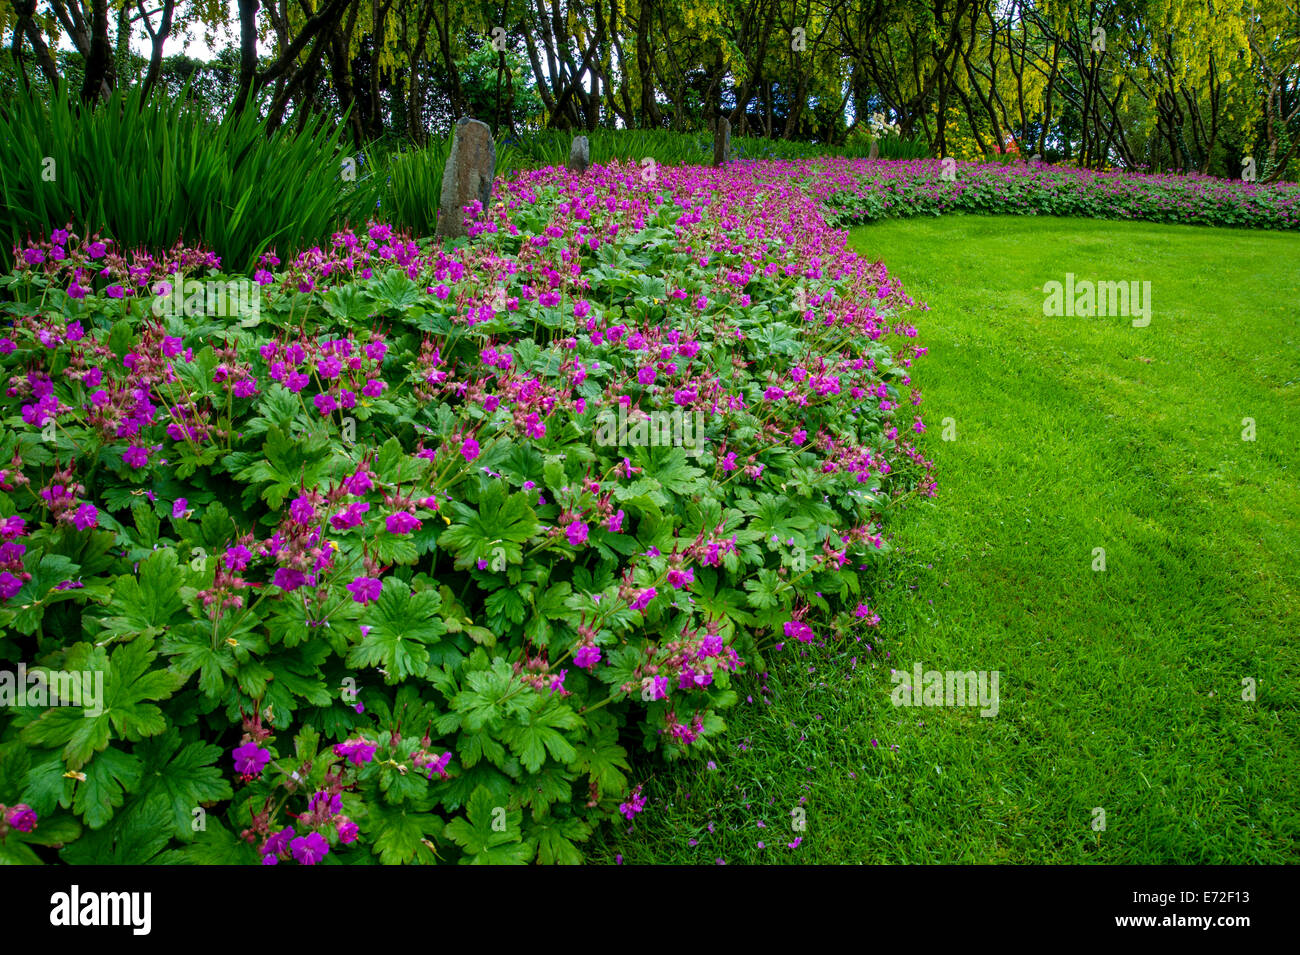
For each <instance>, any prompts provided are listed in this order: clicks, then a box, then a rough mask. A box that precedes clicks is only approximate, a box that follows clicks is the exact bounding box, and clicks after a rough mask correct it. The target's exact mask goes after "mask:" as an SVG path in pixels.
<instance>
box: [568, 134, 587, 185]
mask: <svg viewBox="0 0 1300 955" xmlns="http://www.w3.org/2000/svg"><path fill="white" fill-rule="evenodd" d="M590 165H591V144H590V143H589V142H587V137H586V136H574V137H573V148H572V149H570V150H569V161H568V163H567V164H566V166H567V167H568V170H569V171H570V172H576V173H577V174H578V175H579V176H581V175H582V174H583V173H584V172H586V171H587V167H588V166H590Z"/></svg>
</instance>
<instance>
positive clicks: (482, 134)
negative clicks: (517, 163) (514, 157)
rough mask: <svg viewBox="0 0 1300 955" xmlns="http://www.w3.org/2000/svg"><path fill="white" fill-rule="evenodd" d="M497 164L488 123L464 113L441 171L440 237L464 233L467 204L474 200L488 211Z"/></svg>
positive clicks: (438, 232) (457, 123)
mask: <svg viewBox="0 0 1300 955" xmlns="http://www.w3.org/2000/svg"><path fill="white" fill-rule="evenodd" d="M496 165H497V147H496V143H494V142H493V141H492V130H491V129H490V128H489V127H488V125H487V123H481V122H479V121H478V120H477V119H470V118H469V117H468V116H462V117H461V118H460V119H458V120H457V121H456V135H455V138H453V139H452V143H451V155H449V156H448V157H447V168H446V169H445V170H443V173H442V197H441V201H440V202H439V204H438V229H437V235H438V237H439V238H443V237H454V236H459V235H464V234H465V225H464V218H465V212H464V209H465V206H467V205H469V204H470V203H471V202H473V201H474V200H475V199H477V200H478V201H479V202H481V203H482V204H483V209H484V211H486V210H487V207H488V202H489V201H491V199H492V176H493V173H494V172H495V170H496Z"/></svg>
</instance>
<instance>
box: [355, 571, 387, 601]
mask: <svg viewBox="0 0 1300 955" xmlns="http://www.w3.org/2000/svg"><path fill="white" fill-rule="evenodd" d="M383 589H384V585H383V583H382V582H381V581H380V580H379V579H378V578H376V577H358V578H357V579H356V580H354V581H352V582H351V583H349V584H348V592H349V593H351V594H352V599H353V600H354V601H356V602H357V603H359V604H363V605H364V604H368V603H370V602H371V601H374V600H378V599H379V595H380V593H381V592H382V591H383Z"/></svg>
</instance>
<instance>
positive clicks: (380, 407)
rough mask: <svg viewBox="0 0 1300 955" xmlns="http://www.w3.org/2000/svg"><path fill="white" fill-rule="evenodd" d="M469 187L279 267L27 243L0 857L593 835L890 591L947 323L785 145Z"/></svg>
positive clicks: (550, 841)
mask: <svg viewBox="0 0 1300 955" xmlns="http://www.w3.org/2000/svg"><path fill="white" fill-rule="evenodd" d="M470 216H471V223H470V232H471V236H470V239H469V240H468V241H466V240H461V241H459V242H458V243H456V244H455V245H454V246H452V247H448V248H442V247H440V246H438V245H437V244H434V243H430V242H429V241H427V240H425V241H421V242H417V241H414V240H412V239H411V238H409V237H407V236H405V235H403V234H401V233H399V232H397V231H395V230H393V228H392V227H391V226H388V225H383V224H375V225H373V226H371V227H370V228H368V229H367V230H366V231H364V232H360V233H354V232H350V231H344V232H340V233H338V234H336V235H335V236H333V238H332V240H331V242H330V243H329V244H327V245H325V246H322V247H319V248H313V249H310V250H308V251H305V252H303V253H301V254H298V255H296V256H292V257H289V256H286V257H285V258H284V259H283V260H281V259H280V258H279V257H277V256H276V255H275V254H274V253H273V252H268V253H267V254H265V255H264V256H263V257H262V259H261V262H260V263H259V267H258V268H257V269H256V271H255V273H254V274H253V276H252V277H251V282H249V281H248V280H246V279H241V277H239V276H237V275H231V274H227V273H223V272H222V271H221V270H222V268H223V266H224V263H222V262H221V261H220V260H219V257H217V256H215V255H214V254H212V253H211V252H208V251H204V250H199V249H194V248H183V247H177V248H174V249H172V250H171V251H170V252H166V253H159V254H146V253H142V252H124V251H122V250H120V249H119V247H118V246H116V244H115V243H113V242H112V241H111V240H110V238H109V237H103V238H101V237H98V236H94V235H84V234H76V233H75V231H73V230H68V229H64V228H53V229H52V231H51V233H50V234H49V236H48V238H46V239H45V240H42V241H33V242H30V243H27V244H25V245H24V246H23V247H21V248H20V249H18V250H16V252H17V256H18V261H19V266H18V268H17V269H16V270H15V272H14V273H13V275H12V276H10V277H8V278H6V279H5V280H4V288H5V291H6V292H7V294H8V297H9V299H10V300H9V301H8V302H7V303H6V304H5V305H4V312H5V316H6V322H5V327H4V329H3V335H0V373H2V380H3V384H4V391H3V393H2V394H0V420H3V423H4V430H3V437H0V461H2V462H3V466H0V536H3V543H2V544H0V548H2V549H0V558H2V564H3V566H2V567H0V634H3V636H0V658H2V659H4V660H5V662H6V663H7V664H18V663H24V664H25V665H26V666H28V667H30V669H31V672H32V674H33V682H32V685H31V687H28V688H26V695H25V696H24V697H23V698H22V699H18V700H17V701H16V703H15V705H14V706H13V708H12V709H7V710H6V721H5V724H4V727H3V730H2V731H0V801H3V803H4V805H5V809H4V810H3V816H4V820H5V822H4V830H3V835H4V838H3V839H0V853H3V855H4V858H5V860H6V861H16V862H35V861H50V860H53V859H55V858H58V859H61V860H63V861H66V862H74V863H76V862H80V863H85V862H100V863H110V862H116V863H129V862H147V861H162V862H204V863H215V862H253V863H256V862H261V863H263V864H275V863H277V862H281V861H284V862H289V861H294V862H297V863H301V864H316V863H320V862H325V863H335V862H350V863H369V862H385V863H399V862H412V861H420V862H431V861H436V860H442V861H460V862H528V861H532V860H537V861H540V862H575V861H579V860H580V859H581V849H580V847H581V845H582V844H583V842H584V841H585V840H586V839H587V837H588V836H589V834H590V832H591V830H592V827H593V826H594V825H595V824H597V823H599V822H600V821H601V820H603V819H607V818H609V817H612V816H617V815H620V814H621V815H622V816H624V817H627V818H633V817H635V816H636V815H637V813H638V812H640V811H641V809H642V808H643V806H644V796H643V794H642V791H641V789H640V786H639V781H640V779H641V778H642V777H643V776H644V775H645V774H646V773H647V772H648V771H651V770H650V769H649V768H648V767H652V766H655V765H661V763H660V762H658V760H659V757H660V756H661V755H662V756H667V757H669V758H672V757H675V756H679V755H681V754H684V753H686V752H689V751H691V750H692V748H695V747H698V746H701V745H705V744H706V743H707V741H708V740H709V739H710V738H712V737H715V736H716V735H718V734H719V733H720V732H722V730H723V727H724V724H723V719H722V714H723V713H724V712H725V711H726V709H727V708H728V707H729V706H730V705H731V704H733V703H734V702H735V701H736V691H735V689H734V687H733V681H734V680H735V678H736V675H737V674H738V673H742V672H744V671H745V670H746V669H756V670H760V671H761V670H762V669H763V668H764V666H765V664H764V661H765V658H766V654H767V653H768V651H769V649H770V648H772V647H774V646H775V647H779V646H781V645H783V644H786V643H791V644H794V643H805V642H808V641H811V640H813V639H815V638H816V637H818V636H826V635H832V634H835V635H847V634H850V633H854V632H857V631H861V630H862V629H864V628H868V627H870V626H871V625H873V624H874V623H876V622H877V621H876V617H875V614H874V611H873V610H872V609H871V607H870V602H869V599H868V597H867V595H866V594H864V593H863V591H862V587H861V583H860V580H859V576H858V574H859V572H860V570H861V569H862V568H864V567H869V566H870V564H871V563H872V562H874V561H877V560H879V559H882V557H883V556H884V554H885V553H886V551H887V550H888V548H887V546H886V545H885V544H884V541H883V540H882V538H881V528H880V520H881V514H882V513H883V512H884V511H885V510H886V509H887V508H889V507H890V506H891V505H892V504H893V503H894V502H897V501H898V500H900V499H902V498H905V497H907V496H915V495H925V494H929V493H932V492H933V485H932V482H931V481H930V480H929V477H928V469H929V465H928V462H926V461H925V459H924V458H923V457H922V456H921V455H920V454H919V453H918V452H917V451H916V449H915V447H914V446H913V443H912V440H913V438H914V436H915V432H916V430H917V429H919V428H920V427H921V424H920V418H919V413H918V411H917V409H916V407H915V406H916V405H917V404H918V403H919V402H920V395H919V393H917V392H916V391H915V389H913V388H912V387H911V371H910V367H911V364H912V362H913V360H914V359H915V358H917V357H918V356H919V355H920V354H921V353H922V352H923V349H922V348H921V347H920V346H919V345H918V344H917V343H916V341H915V338H914V336H915V330H914V329H913V328H912V326H911V325H910V324H909V323H908V322H909V320H908V318H907V315H906V310H907V308H908V306H909V305H910V300H909V299H908V298H907V296H906V294H905V293H904V292H903V291H902V289H901V287H900V286H899V284H898V283H897V282H896V281H895V280H894V279H893V278H892V277H890V276H889V275H888V273H887V272H886V270H885V269H884V268H883V267H882V266H879V265H870V264H868V263H867V262H865V261H864V260H862V259H861V258H859V257H857V256H856V255H855V254H854V253H852V252H851V251H850V250H849V249H848V248H847V247H846V235H845V234H844V233H843V232H841V231H836V230H834V229H831V228H830V227H828V226H827V224H826V223H825V221H824V219H823V218H822V215H821V212H820V210H819V208H818V207H817V205H816V204H815V203H810V202H809V201H807V198H806V196H805V194H804V193H803V192H802V191H801V190H800V189H798V188H797V186H796V184H795V183H793V182H792V181H791V179H790V177H789V176H788V175H787V170H786V169H785V168H784V167H782V166H779V165H778V166H767V165H762V164H748V165H740V166H737V167H735V168H734V169H733V168H729V169H724V170H716V169H703V168H698V167H683V168H663V169H660V170H658V171H657V174H656V175H654V176H647V175H646V169H645V167H643V166H640V165H626V166H619V165H613V166H609V167H604V168H598V169H597V170H595V171H593V172H591V173H589V175H588V177H587V178H585V179H580V178H578V177H575V176H572V175H570V174H568V173H566V172H564V171H562V170H558V169H545V170H541V171H539V172H535V173H529V174H524V175H521V176H519V177H517V178H516V179H514V180H512V181H510V182H503V183H499V184H498V191H497V193H496V195H495V196H494V204H493V206H492V208H490V209H486V210H481V209H473V210H471V211H470ZM52 225H53V224H52ZM67 675H82V676H85V677H86V679H87V683H86V685H85V687H84V691H85V692H83V693H82V694H81V695H80V696H79V697H77V696H76V695H75V693H74V690H82V689H83V687H81V686H80V685H77V686H75V687H74V686H73V685H71V684H69V683H68V682H67V681H66V680H64V679H63V677H65V676H67ZM96 687H101V688H102V693H101V692H98V691H97V690H96V689H95V688H96ZM54 697H57V699H55V698H54ZM74 697H75V698H74ZM56 702H57V703H60V704H61V705H51V704H52V703H56ZM67 704H71V705H67Z"/></svg>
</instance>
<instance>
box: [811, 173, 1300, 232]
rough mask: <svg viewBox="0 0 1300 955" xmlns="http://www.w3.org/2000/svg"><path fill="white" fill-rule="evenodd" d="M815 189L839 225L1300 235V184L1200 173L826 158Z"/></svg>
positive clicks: (812, 191) (812, 182)
mask: <svg viewBox="0 0 1300 955" xmlns="http://www.w3.org/2000/svg"><path fill="white" fill-rule="evenodd" d="M815 165H816V169H817V175H815V176H814V175H811V174H810V175H809V177H808V189H809V191H810V192H811V193H812V194H813V195H815V196H817V197H819V198H820V199H822V200H823V201H824V202H825V203H826V204H827V205H828V206H829V207H830V209H831V210H832V211H831V212H830V213H829V218H830V220H831V221H832V222H834V223H837V224H860V223H863V222H873V221H876V220H879V219H887V218H907V217H910V216H935V215H944V214H947V213H955V212H968V213H982V214H986V215H1046V216H1078V217H1082V218H1088V219H1139V220H1144V221H1148V222H1177V223H1182V224H1185V225H1218V226H1241V227H1246V228H1255V229H1300V186H1297V185H1294V184H1289V183H1281V184H1272V185H1262V184H1259V183H1254V182H1241V181H1232V180H1227V179H1216V178H1214V177H1212V176H1196V175H1181V176H1175V175H1145V174H1142V173H1134V172H1123V171H1119V170H1112V171H1097V170H1093V169H1080V168H1077V167H1071V166H1057V165H1046V164H1043V163H1041V162H1033V161H1030V162H1025V161H1023V160H1007V161H1000V162H988V163H981V162H973V163H972V162H957V161H955V160H938V159H922V160H910V161H901V162H871V161H865V160H851V159H835V158H828V159H825V160H822V161H819V162H817V163H816V164H815Z"/></svg>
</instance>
